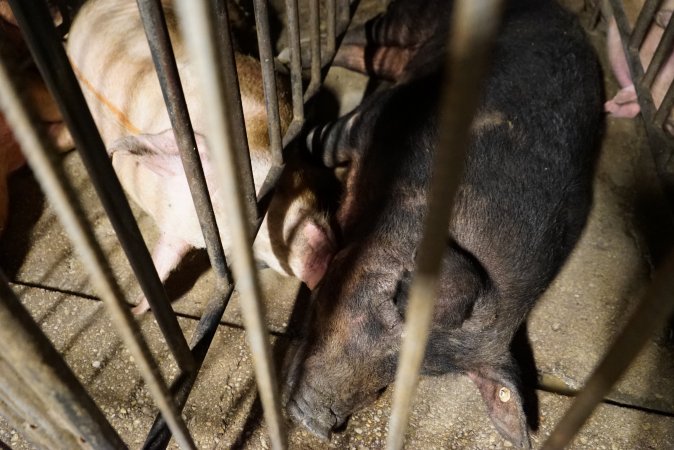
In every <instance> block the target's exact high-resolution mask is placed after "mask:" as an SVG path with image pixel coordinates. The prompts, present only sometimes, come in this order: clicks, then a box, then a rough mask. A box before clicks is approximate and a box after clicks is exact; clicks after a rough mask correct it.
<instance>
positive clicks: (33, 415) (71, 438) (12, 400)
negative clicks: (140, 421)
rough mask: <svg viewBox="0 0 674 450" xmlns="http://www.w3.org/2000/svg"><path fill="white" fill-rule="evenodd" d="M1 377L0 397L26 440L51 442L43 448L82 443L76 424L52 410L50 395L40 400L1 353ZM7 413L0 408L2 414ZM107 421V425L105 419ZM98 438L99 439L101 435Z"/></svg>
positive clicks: (71, 446)
mask: <svg viewBox="0 0 674 450" xmlns="http://www.w3.org/2000/svg"><path fill="white" fill-rule="evenodd" d="M0 380H1V381H2V382H1V383H0V398H1V399H2V400H3V402H4V403H6V404H7V406H8V407H9V408H11V410H12V411H13V412H14V417H13V420H18V424H17V425H18V426H17V427H16V430H17V431H20V432H21V434H23V435H24V437H25V438H26V439H27V440H29V441H31V442H32V441H49V442H51V443H52V445H51V446H48V447H42V448H57V447H64V448H80V447H85V445H83V444H85V443H86V442H87V441H86V439H84V437H82V435H81V433H79V432H78V430H77V427H76V426H73V425H72V424H69V423H68V421H67V419H65V418H63V417H61V416H59V415H55V414H54V413H53V412H52V410H51V409H50V407H49V406H50V402H51V401H52V399H44V400H43V398H42V397H41V396H40V395H39V394H38V393H36V392H35V391H34V390H32V389H31V386H30V384H28V383H27V382H26V379H24V377H23V376H21V375H19V374H18V373H17V372H16V371H15V370H14V367H13V365H12V363H11V362H9V361H7V360H5V359H4V357H0ZM89 400H91V399H89ZM54 412H55V411H54ZM6 413H7V412H6V411H2V414H6ZM10 415H11V413H10ZM106 425H107V426H110V424H109V423H107V421H106ZM113 431H114V430H113ZM80 438H82V441H80ZM99 440H101V439H100V437H99ZM120 442H121V440H120ZM103 445H107V448H114V447H111V445H110V443H109V442H104V443H103Z"/></svg>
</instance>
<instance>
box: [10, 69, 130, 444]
mask: <svg viewBox="0 0 674 450" xmlns="http://www.w3.org/2000/svg"><path fill="white" fill-rule="evenodd" d="M2 71H3V72H4V71H5V68H4V66H3V68H2ZM5 77H6V74H5V73H3V74H2V76H0V78H5ZM5 82H6V79H3V80H2V84H3V97H4V95H5V92H4V88H5V87H6V86H7V85H6V84H5ZM4 106H5V104H4V101H3V107H4ZM8 112H9V111H8ZM22 148H23V147H22ZM0 299H2V301H0V323H1V324H2V326H1V327H0V341H1V342H5V343H10V342H11V345H5V346H3V350H2V360H3V361H6V362H7V363H9V365H10V366H11V368H12V369H13V370H12V371H14V372H15V373H16V375H18V377H16V378H14V379H12V378H13V377H12V374H11V372H12V371H7V370H3V371H2V374H1V376H2V378H3V380H4V381H10V383H6V382H3V383H2V384H3V389H13V388H14V389H13V390H14V393H15V394H18V395H17V396H16V397H13V398H12V401H13V402H17V401H18V402H21V400H26V403H24V405H25V406H26V407H27V408H28V409H33V407H35V406H37V408H38V409H36V410H33V412H34V413H35V414H37V415H39V416H42V417H44V416H45V414H49V415H51V417H52V420H50V421H49V422H50V423H51V424H54V423H55V420H54V419H60V421H61V423H62V424H63V425H65V426H66V427H67V430H68V434H64V433H63V432H60V433H58V434H59V436H58V437H60V438H63V439H66V441H65V442H63V444H64V445H65V444H66V442H69V441H72V442H74V443H75V444H79V445H77V446H78V447H79V446H80V445H81V444H82V443H84V442H86V443H88V444H89V445H91V446H92V447H94V448H108V449H115V448H124V447H125V445H124V442H123V441H122V439H121V438H120V437H119V435H118V434H117V433H116V432H115V430H114V429H113V428H112V426H111V425H110V423H109V422H108V421H107V420H106V418H105V416H104V415H103V412H102V411H101V410H100V409H99V408H98V406H96V403H95V402H94V401H93V400H92V399H91V397H89V394H88V393H87V391H86V390H85V389H84V387H82V385H81V384H80V382H79V381H78V379H77V377H76V376H75V374H74V373H73V372H72V371H71V370H70V367H68V365H67V364H66V363H65V361H64V360H63V358H62V357H61V355H59V353H58V351H57V350H56V349H55V348H54V346H53V345H52V343H51V342H50V341H49V339H47V337H46V336H45V335H44V333H42V330H41V329H40V327H39V325H38V324H36V323H35V321H34V320H33V318H32V317H31V315H30V313H28V311H26V309H25V308H24V307H23V305H22V304H21V302H19V300H18V299H17V298H16V295H15V294H14V292H12V289H11V288H10V287H9V285H8V284H7V279H6V278H5V274H4V273H2V272H0ZM17 383H18V384H17ZM23 388H26V389H28V390H32V391H33V392H34V393H35V395H32V396H31V395H30V394H28V393H27V392H23V393H22V392H17V391H16V389H19V390H23ZM31 397H32V398H31ZM36 403H37V404H36ZM40 404H42V405H40ZM40 406H42V407H43V408H44V409H43V410H42V411H40V409H39V407H40ZM58 428H60V427H57V429H58ZM64 431H65V429H64Z"/></svg>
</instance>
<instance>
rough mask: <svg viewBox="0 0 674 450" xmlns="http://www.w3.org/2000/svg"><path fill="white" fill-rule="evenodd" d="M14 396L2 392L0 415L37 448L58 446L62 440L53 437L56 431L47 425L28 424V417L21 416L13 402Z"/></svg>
mask: <svg viewBox="0 0 674 450" xmlns="http://www.w3.org/2000/svg"><path fill="white" fill-rule="evenodd" d="M12 398H14V396H10V397H9V398H8V397H6V396H4V395H3V394H2V393H1V392H0V415H2V417H3V418H4V419H5V420H6V421H7V422H8V423H9V425H10V426H11V427H12V428H14V429H15V430H19V431H20V432H21V434H23V436H24V438H25V439H26V440H27V441H28V442H30V443H31V444H33V445H34V446H35V447H36V448H58V446H59V444H60V442H63V441H61V440H56V439H54V438H51V435H53V434H54V433H53V432H51V430H49V429H47V427H45V426H44V424H41V425H42V428H35V429H33V427H32V426H31V425H32V424H28V423H26V422H27V419H25V418H24V417H22V416H21V411H20V410H19V409H18V408H16V407H15V406H14V405H13V404H12Z"/></svg>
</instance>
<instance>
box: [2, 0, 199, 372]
mask: <svg viewBox="0 0 674 450" xmlns="http://www.w3.org/2000/svg"><path fill="white" fill-rule="evenodd" d="M9 3H10V6H11V7H12V11H13V12H14V15H15V16H16V19H17V21H18V23H19V26H20V27H21V32H22V34H23V36H24V38H25V39H26V43H27V44H28V47H29V48H30V51H31V54H32V55H33V58H34V59H35V62H36V64H37V66H38V69H39V70H40V73H41V74H42V76H43V78H44V80H45V82H46V84H47V86H48V87H49V91H50V92H51V94H52V95H53V96H54V98H55V99H56V101H57V103H58V105H59V108H60V110H61V113H62V114H63V118H64V119H65V122H66V124H67V125H68V129H69V130H70V132H71V134H72V136H73V140H74V141H75V144H76V147H77V150H78V152H79V153H80V155H81V156H82V161H83V162H84V165H85V166H86V168H87V172H88V173H89V175H90V179H91V182H92V184H93V185H94V188H95V189H96V192H97V194H98V196H99V198H100V199H101V202H102V203H103V207H104V208H105V211H106V212H107V214H108V217H109V218H110V222H111V223H112V226H113V228H114V229H115V232H116V233H117V237H118V239H119V241H120V243H121V245H122V248H123V249H124V252H125V253H126V256H127V258H128V260H129V262H130V263H131V267H132V268H133V270H134V273H135V274H136V276H137V278H138V281H139V283H140V286H141V288H142V290H143V293H144V294H145V296H146V297H147V299H148V301H149V303H150V305H151V307H152V310H153V312H154V314H155V316H156V317H157V322H158V323H159V327H160V328H161V330H162V332H163V334H164V337H165V339H166V342H167V344H168V346H169V348H170V349H171V352H172V353H173V355H174V356H175V358H176V361H177V362H178V365H179V366H180V368H181V369H183V370H190V368H191V367H192V366H193V365H194V361H193V360H192V355H191V353H190V351H189V347H188V346H187V341H186V340H185V336H184V335H183V333H182V331H181V329H180V326H179V325H178V320H177V319H176V317H175V314H174V313H173V310H172V309H171V306H170V303H169V301H168V298H167V297H166V292H165V291H164V286H163V285H162V282H161V280H160V279H159V276H158V275H157V270H156V269H155V266H154V264H153V263H152V257H151V256H150V252H149V251H148V249H147V246H146V245H145V242H144V241H143V237H142V235H141V233H140V229H139V228H138V224H137V223H136V220H135V219H134V216H133V214H132V212H131V208H130V207H129V202H128V201H127V200H126V196H125V195H124V191H123V190H122V186H121V185H120V183H119V180H118V179H117V177H116V176H115V172H114V170H113V168H112V163H111V162H110V158H109V157H108V155H107V152H106V151H105V147H104V145H103V141H102V140H101V136H100V134H99V133H98V129H97V128H96V124H95V123H94V120H93V118H92V117H91V113H90V112H89V109H88V108H87V106H86V102H85V100H84V96H83V95H82V90H81V88H80V85H79V83H78V82H77V79H76V78H75V74H74V73H73V70H72V67H71V66H70V63H69V61H68V57H67V56H66V53H65V50H64V48H63V44H62V43H61V40H60V39H59V37H58V35H57V34H56V30H55V29H54V25H53V23H52V19H51V15H50V14H49V10H48V8H47V6H46V4H45V3H44V2H43V1H37V2H23V1H20V0H10V2H9Z"/></svg>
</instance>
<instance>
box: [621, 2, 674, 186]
mask: <svg viewBox="0 0 674 450" xmlns="http://www.w3.org/2000/svg"><path fill="white" fill-rule="evenodd" d="M610 4H611V9H612V10H613V17H614V18H615V21H616V25H617V26H618V31H619V32H620V36H621V37H622V42H623V50H624V52H625V56H626V58H627V64H628V66H629V69H630V74H631V75H632V79H633V80H643V77H644V68H643V66H642V65H641V58H640V55H639V50H638V49H636V48H631V47H629V46H627V45H625V42H626V41H627V36H629V23H628V21H627V16H626V15H625V11H624V10H623V5H622V1H621V0H610ZM634 87H635V88H636V91H637V100H638V101H639V106H640V108H641V115H642V116H643V117H644V119H645V120H644V124H645V125H646V131H647V132H648V139H649V142H650V144H651V145H650V148H651V154H652V156H653V160H654V162H655V167H656V169H657V172H658V175H659V177H660V179H661V181H662V182H663V183H662V184H663V188H664V189H667V186H668V185H669V181H671V175H670V173H669V169H668V162H669V161H670V159H671V155H672V151H671V147H672V146H671V136H669V135H668V134H667V133H666V132H665V131H664V130H663V128H662V127H656V126H653V124H652V120H653V118H654V117H655V114H656V110H655V105H654V103H653V95H652V93H651V90H650V88H648V87H647V86H646V85H645V84H644V83H643V82H635V83H634ZM668 195H669V193H668Z"/></svg>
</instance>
